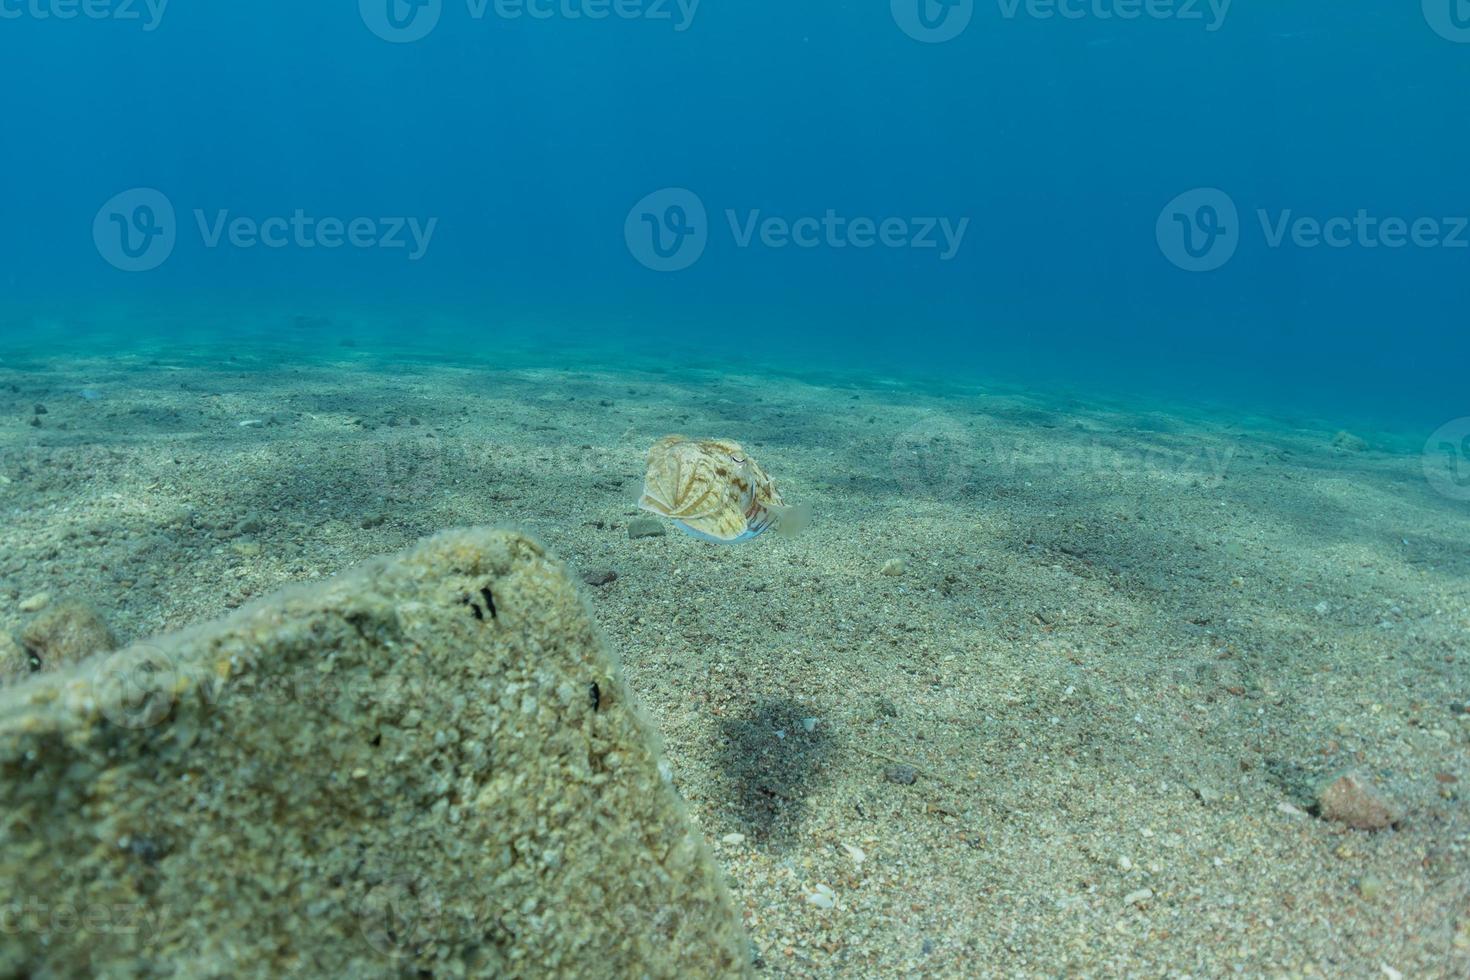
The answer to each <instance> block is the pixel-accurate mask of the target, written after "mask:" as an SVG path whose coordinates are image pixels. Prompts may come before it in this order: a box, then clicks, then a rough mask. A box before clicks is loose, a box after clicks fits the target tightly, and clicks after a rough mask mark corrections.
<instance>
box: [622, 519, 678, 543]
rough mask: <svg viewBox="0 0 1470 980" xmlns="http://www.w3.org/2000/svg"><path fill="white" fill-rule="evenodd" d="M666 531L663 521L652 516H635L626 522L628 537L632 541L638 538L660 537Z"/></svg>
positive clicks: (666, 532)
mask: <svg viewBox="0 0 1470 980" xmlns="http://www.w3.org/2000/svg"><path fill="white" fill-rule="evenodd" d="M668 533H669V531H668V528H666V527H664V525H663V522H662V521H660V520H658V519H657V518H654V517H635V518H633V519H632V520H631V521H629V522H628V538H629V540H632V541H636V540H638V539H639V538H661V537H663V536H664V535H665V534H668Z"/></svg>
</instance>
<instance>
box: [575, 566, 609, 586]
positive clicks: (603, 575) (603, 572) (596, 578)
mask: <svg viewBox="0 0 1470 980" xmlns="http://www.w3.org/2000/svg"><path fill="white" fill-rule="evenodd" d="M617 580H618V573H617V572H615V571H613V570H612V569H611V568H604V569H600V570H598V571H595V572H583V573H582V581H584V582H586V583H587V584H588V585H592V586H597V587H599V588H600V587H602V586H604V585H611V584H612V583H614V582H616V581H617Z"/></svg>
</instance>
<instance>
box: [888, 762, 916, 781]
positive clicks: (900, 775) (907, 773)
mask: <svg viewBox="0 0 1470 980" xmlns="http://www.w3.org/2000/svg"><path fill="white" fill-rule="evenodd" d="M883 778H884V779H887V780H888V781H889V782H890V783H897V784H898V785H900V786H911V785H913V783H914V781H915V780H917V779H918V778H919V770H917V769H915V768H914V767H913V766H889V767H888V770H887V771H886V772H884V773H883Z"/></svg>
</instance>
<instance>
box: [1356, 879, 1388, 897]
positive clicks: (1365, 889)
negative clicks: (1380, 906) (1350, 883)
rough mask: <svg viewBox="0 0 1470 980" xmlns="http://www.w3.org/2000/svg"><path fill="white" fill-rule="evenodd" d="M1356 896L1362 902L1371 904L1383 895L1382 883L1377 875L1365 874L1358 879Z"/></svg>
mask: <svg viewBox="0 0 1470 980" xmlns="http://www.w3.org/2000/svg"><path fill="white" fill-rule="evenodd" d="M1358 894H1359V895H1361V896H1363V901H1365V902H1371V901H1373V900H1374V899H1376V898H1378V896H1380V895H1382V894H1383V881H1382V880H1381V879H1379V877H1378V876H1377V875H1373V874H1366V875H1363V877H1361V878H1359V879H1358Z"/></svg>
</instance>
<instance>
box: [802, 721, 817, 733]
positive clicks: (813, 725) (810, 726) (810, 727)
mask: <svg viewBox="0 0 1470 980" xmlns="http://www.w3.org/2000/svg"><path fill="white" fill-rule="evenodd" d="M801 727H802V728H804V729H806V730H807V731H809V732H814V731H816V730H817V719H815V718H803V719H802V720H801Z"/></svg>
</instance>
